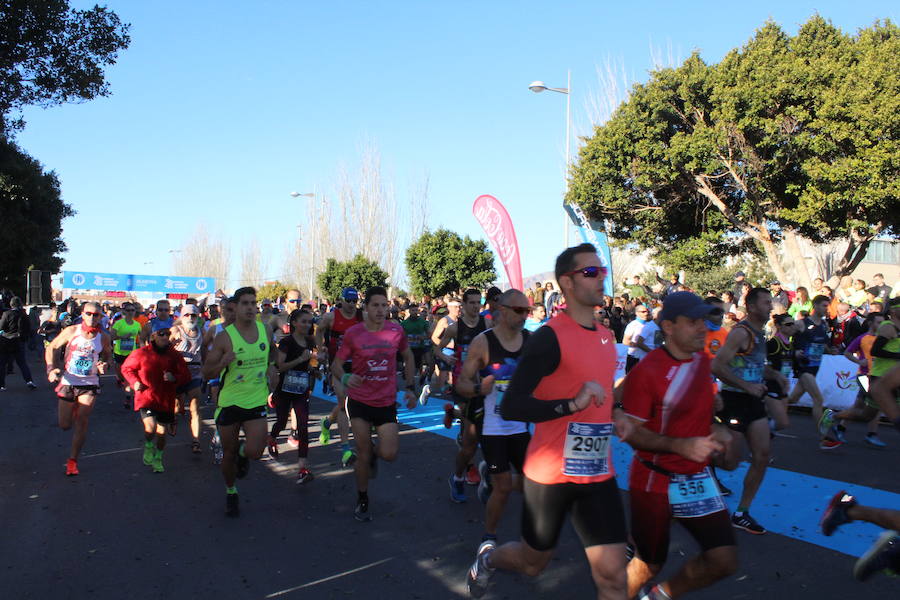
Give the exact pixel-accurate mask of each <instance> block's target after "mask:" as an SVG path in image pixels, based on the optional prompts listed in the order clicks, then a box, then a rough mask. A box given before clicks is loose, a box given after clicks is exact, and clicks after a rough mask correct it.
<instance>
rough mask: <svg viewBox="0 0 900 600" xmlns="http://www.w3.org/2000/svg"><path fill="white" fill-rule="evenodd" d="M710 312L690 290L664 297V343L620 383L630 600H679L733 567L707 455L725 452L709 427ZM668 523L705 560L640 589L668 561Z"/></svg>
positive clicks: (730, 539) (730, 532)
mask: <svg viewBox="0 0 900 600" xmlns="http://www.w3.org/2000/svg"><path fill="white" fill-rule="evenodd" d="M714 308H715V307H714V306H712V305H711V304H709V303H705V302H704V301H703V300H701V299H700V298H699V297H698V296H696V295H694V294H692V293H691V292H674V293H671V294H669V295H668V296H666V298H665V300H664V301H663V309H662V312H661V313H660V319H659V322H660V327H661V328H662V331H663V335H664V338H665V345H664V346H660V347H658V348H656V349H655V350H653V351H651V352H649V353H648V354H647V356H646V357H644V359H643V360H642V361H641V362H640V363H639V364H638V365H637V366H635V367H634V369H632V370H631V372H630V373H629V374H628V376H627V377H626V378H625V383H624V388H623V390H622V392H623V393H622V396H623V398H624V405H625V412H626V413H627V414H628V416H629V417H630V418H631V420H632V421H633V423H634V425H635V427H634V430H633V432H632V433H631V435H630V436H629V438H628V443H629V444H630V445H631V446H632V447H633V448H634V449H635V450H637V452H636V453H635V455H634V458H633V460H632V462H631V471H630V474H629V482H628V489H629V497H630V500H631V535H632V537H633V538H634V543H635V546H636V549H637V552H636V554H635V557H634V558H633V559H632V560H631V562H630V563H629V564H628V597H629V598H632V597H634V596H635V595H636V594H637V596H638V597H639V598H641V599H642V600H643V599H647V600H664V599H670V598H677V597H679V596H682V595H683V594H686V593H687V592H690V591H692V590H696V589H700V588H704V587H708V586H710V585H712V584H713V583H715V582H716V581H719V580H720V579H722V578H724V577H727V576H728V575H730V574H732V573H734V571H735V570H736V569H737V565H738V558H737V547H736V545H735V541H734V529H733V528H732V527H731V524H730V520H729V518H728V510H727V508H726V506H725V502H724V500H723V499H722V497H721V495H720V492H719V489H718V487H717V486H716V483H715V480H714V479H713V477H712V473H711V472H710V470H709V462H710V457H711V456H712V454H713V453H716V452H720V451H722V450H724V445H723V444H722V442H721V441H720V438H717V435H716V433H714V432H713V430H712V427H711V425H710V424H711V423H712V420H713V412H714V411H713V404H714V402H713V396H714V393H713V386H712V385H710V379H711V377H712V373H711V371H710V358H709V356H707V355H706V354H705V353H704V352H703V350H704V346H705V342H706V339H707V334H708V329H707V325H706V322H705V319H704V317H707V316H708V315H709V314H710V312H711V311H713V310H714ZM719 310H721V309H719ZM673 520H677V521H678V522H679V523H680V524H681V525H682V526H683V527H684V528H685V529H686V530H687V531H688V533H690V534H691V537H693V538H694V540H696V541H697V543H698V544H699V545H700V548H701V550H702V552H701V554H700V555H699V556H696V557H694V558H692V559H690V560H689V561H688V563H687V564H685V565H684V566H683V567H682V568H681V569H680V570H679V571H678V572H677V573H675V574H674V575H672V576H671V577H669V578H668V579H667V580H666V581H664V582H660V583H657V584H656V585H654V586H652V587H649V588H644V586H645V585H646V584H647V583H648V582H649V581H650V580H651V579H652V578H654V577H656V576H657V575H659V573H660V571H661V570H662V568H663V565H664V564H665V562H666V555H667V554H668V551H669V530H670V528H671V523H672V521H673ZM642 588H643V589H642Z"/></svg>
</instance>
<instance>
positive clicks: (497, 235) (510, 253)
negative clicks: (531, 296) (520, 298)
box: [472, 195, 524, 290]
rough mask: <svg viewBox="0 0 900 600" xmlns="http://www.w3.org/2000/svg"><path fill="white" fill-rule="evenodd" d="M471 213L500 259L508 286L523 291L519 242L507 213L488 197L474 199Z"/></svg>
mask: <svg viewBox="0 0 900 600" xmlns="http://www.w3.org/2000/svg"><path fill="white" fill-rule="evenodd" d="M472 213H473V214H474V215H475V219H477V220H478V223H479V224H480V225H481V228H482V229H484V232H485V233H486V234H487V236H488V239H489V240H490V241H491V245H492V246H493V247H494V251H495V252H496V253H497V256H499V257H500V261H501V262H502V263H503V268H504V269H505V270H506V277H507V279H509V283H510V285H511V286H512V287H514V288H515V289H517V290H524V287H523V283H522V261H521V257H520V256H519V242H518V241H517V240H516V230H515V229H513V224H512V219H510V218H509V213H508V212H506V209H505V208H504V207H503V205H502V204H500V201H499V200H497V199H496V198H494V197H493V196H488V195H484V196H479V197H478V198H476V199H475V204H473V205H472Z"/></svg>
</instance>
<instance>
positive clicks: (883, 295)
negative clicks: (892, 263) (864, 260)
mask: <svg viewBox="0 0 900 600" xmlns="http://www.w3.org/2000/svg"><path fill="white" fill-rule="evenodd" d="M869 289H871V290H875V299H876V300H881V301H882V302H885V301H886V300H888V298H890V297H891V292H892V291H893V288H892V287H891V286H889V285H885V283H884V275H883V274H881V273H875V275H874V276H873V277H872V287H871V288H869Z"/></svg>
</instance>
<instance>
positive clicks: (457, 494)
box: [447, 473, 468, 504]
mask: <svg viewBox="0 0 900 600" xmlns="http://www.w3.org/2000/svg"><path fill="white" fill-rule="evenodd" d="M447 482H448V483H449V484H450V500H452V501H453V502H456V503H457V504H462V503H463V502H465V501H466V500H468V498H466V487H465V483H466V481H465V480H464V479H463V480H461V481H457V480H456V477H455V476H454V475H453V473H451V474H450V479H448V480H447Z"/></svg>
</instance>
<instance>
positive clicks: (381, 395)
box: [331, 287, 416, 522]
mask: <svg viewBox="0 0 900 600" xmlns="http://www.w3.org/2000/svg"><path fill="white" fill-rule="evenodd" d="M365 308H366V310H365V321H363V322H362V323H359V324H357V325H354V326H353V327H350V328H349V329H347V330H346V332H345V333H344V335H343V338H344V340H343V343H342V344H341V347H340V348H338V351H337V354H336V355H334V359H333V360H332V363H331V372H332V373H333V374H334V376H335V379H337V380H338V381H340V384H341V387H342V388H346V390H347V393H348V394H349V397H348V399H347V404H346V406H347V417H348V418H349V419H350V425H351V427H353V439H354V440H355V441H356V453H357V455H358V457H359V460H357V461H356V462H355V464H354V465H353V470H354V472H355V475H356V489H357V501H356V508H355V509H354V511H353V516H354V518H355V519H356V520H357V521H364V522H365V521H371V520H372V515H371V513H370V512H369V494H368V490H369V477H370V476H372V477H374V476H375V475H376V474H377V465H378V462H377V461H378V459H379V458H381V459H382V460H386V461H388V462H393V461H394V460H395V459H396V458H397V451H398V449H399V443H400V435H399V428H398V426H397V379H396V378H397V354H398V353H400V354H401V355H402V358H403V360H404V362H405V364H406V407H407V408H408V409H410V410H411V409H413V408H414V407H415V406H416V395H415V394H414V393H413V390H414V389H415V370H414V368H413V365H414V363H415V359H414V358H413V355H412V352H411V351H410V349H409V346H408V345H407V343H406V335H405V334H404V333H403V328H402V327H400V326H399V325H397V324H395V323H390V322H387V321H386V319H387V314H388V297H387V290H385V289H384V288H383V287H372V288H369V289H368V290H367V291H366V298H365ZM345 361H349V362H350V364H351V365H352V368H353V371H352V372H348V371H345V370H344V365H345V364H346V362H345ZM373 427H374V428H375V431H376V433H377V434H378V444H377V445H376V444H374V443H373V442H372V428H373Z"/></svg>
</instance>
